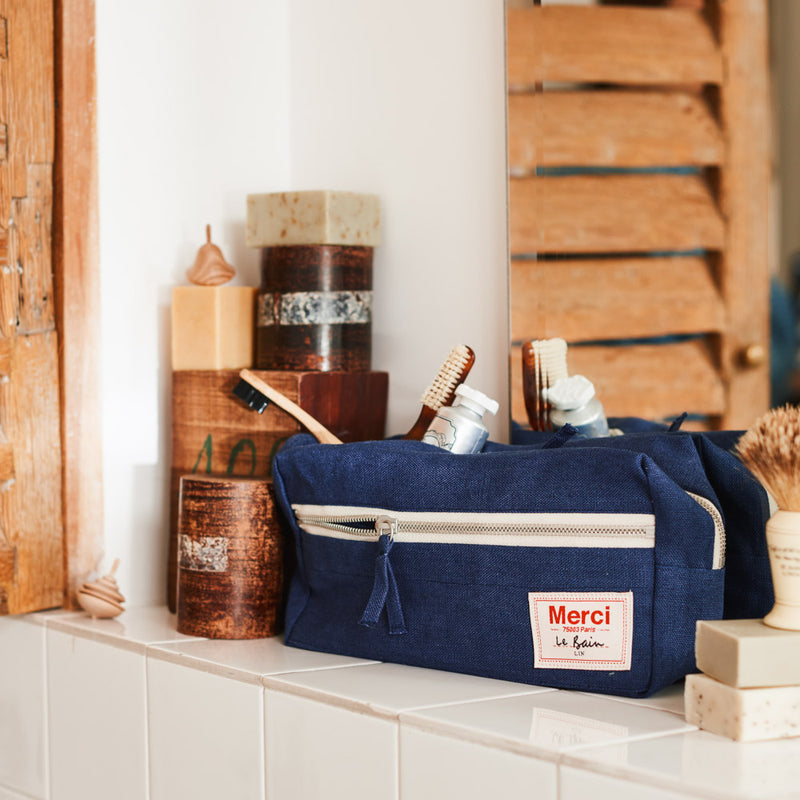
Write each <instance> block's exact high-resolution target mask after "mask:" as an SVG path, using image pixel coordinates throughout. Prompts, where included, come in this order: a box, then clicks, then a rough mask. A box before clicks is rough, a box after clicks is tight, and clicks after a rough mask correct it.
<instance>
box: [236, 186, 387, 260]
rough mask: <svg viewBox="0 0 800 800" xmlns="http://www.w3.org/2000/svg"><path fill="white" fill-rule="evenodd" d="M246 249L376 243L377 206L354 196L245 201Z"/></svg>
mask: <svg viewBox="0 0 800 800" xmlns="http://www.w3.org/2000/svg"><path fill="white" fill-rule="evenodd" d="M245 241H246V243H247V246H248V247H275V246H278V245H301V244H329V245H330V244H332V245H346V246H351V247H353V246H356V247H376V246H377V245H379V244H380V243H381V216H380V200H379V198H378V196H377V195H373V194H358V193H356V192H328V191H311V192H278V193H272V194H250V195H248V196H247V229H246V233H245Z"/></svg>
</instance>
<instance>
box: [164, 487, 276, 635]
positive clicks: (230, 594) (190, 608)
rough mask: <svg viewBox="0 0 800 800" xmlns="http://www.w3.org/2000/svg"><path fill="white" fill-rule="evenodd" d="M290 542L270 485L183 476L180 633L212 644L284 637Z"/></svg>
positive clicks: (180, 507)
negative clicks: (282, 619)
mask: <svg viewBox="0 0 800 800" xmlns="http://www.w3.org/2000/svg"><path fill="white" fill-rule="evenodd" d="M282 597H283V540H282V534H281V530H280V525H279V523H278V520H277V511H276V508H275V502H274V495H273V494H272V485H271V483H270V482H269V481H267V480H260V479H251V478H234V477H215V476H212V475H184V476H183V477H181V479H180V494H179V506H178V599H177V612H178V631H179V632H180V633H185V634H189V635H192V636H203V637H206V638H209V639H259V638H262V637H265V636H272V635H273V634H275V633H277V632H278V629H279V625H280V617H281V602H282Z"/></svg>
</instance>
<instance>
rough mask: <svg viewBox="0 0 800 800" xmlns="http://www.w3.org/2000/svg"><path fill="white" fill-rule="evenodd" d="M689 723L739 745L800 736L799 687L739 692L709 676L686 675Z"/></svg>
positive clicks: (685, 696)
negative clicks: (733, 740) (739, 743)
mask: <svg viewBox="0 0 800 800" xmlns="http://www.w3.org/2000/svg"><path fill="white" fill-rule="evenodd" d="M684 704H685V710H686V721H687V722H688V723H689V724H691V725H697V727H698V728H702V729H703V730H704V731H708V732H709V733H716V734H719V735H720V736H726V737H728V738H729V739H735V740H736V741H739V742H759V741H763V740H766V739H787V738H790V737H793V736H800V686H772V687H766V688H761V689H736V688H735V687H733V686H728V685H726V684H724V683H720V682H719V681H716V680H714V679H713V678H710V677H709V676H708V675H687V677H686V687H685V690H684Z"/></svg>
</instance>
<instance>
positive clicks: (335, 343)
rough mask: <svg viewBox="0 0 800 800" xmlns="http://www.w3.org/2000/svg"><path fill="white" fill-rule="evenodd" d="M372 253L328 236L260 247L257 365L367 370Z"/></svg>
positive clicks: (268, 367) (370, 341)
mask: <svg viewBox="0 0 800 800" xmlns="http://www.w3.org/2000/svg"><path fill="white" fill-rule="evenodd" d="M372 253H373V248H371V247H349V246H344V245H327V244H326V245H321V244H317V245H295V246H291V247H289V246H285V247H265V248H263V249H262V251H261V286H260V287H259V290H258V304H257V312H256V342H255V367H256V368H257V369H267V370H278V369H280V370H318V371H325V372H327V371H342V372H365V371H367V370H369V369H370V366H371V357H372Z"/></svg>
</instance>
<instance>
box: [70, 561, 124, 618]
mask: <svg viewBox="0 0 800 800" xmlns="http://www.w3.org/2000/svg"><path fill="white" fill-rule="evenodd" d="M118 566H119V559H117V560H116V561H115V562H114V565H113V566H112V567H111V572H109V573H108V575H105V576H104V577H102V578H100V579H99V580H96V581H93V582H91V583H84V584H83V586H81V588H80V589H79V591H78V602H79V603H80V605H81V608H83V610H84V611H85V612H86V613H87V614H88V615H89V616H90V617H93V618H95V619H110V618H111V617H116V616H117V615H118V614H121V613H122V612H123V611H124V610H125V609H124V608H123V607H122V603H124V602H125V598H124V597H123V596H122V594H121V593H120V591H119V587H118V586H117V581H116V578H114V573H115V572H116V571H117V567H118Z"/></svg>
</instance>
